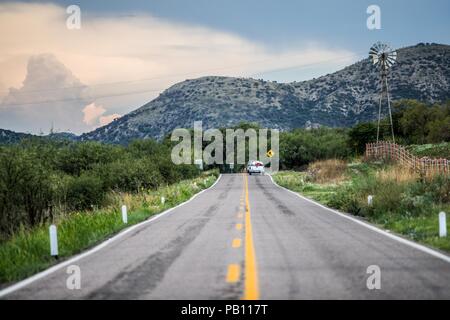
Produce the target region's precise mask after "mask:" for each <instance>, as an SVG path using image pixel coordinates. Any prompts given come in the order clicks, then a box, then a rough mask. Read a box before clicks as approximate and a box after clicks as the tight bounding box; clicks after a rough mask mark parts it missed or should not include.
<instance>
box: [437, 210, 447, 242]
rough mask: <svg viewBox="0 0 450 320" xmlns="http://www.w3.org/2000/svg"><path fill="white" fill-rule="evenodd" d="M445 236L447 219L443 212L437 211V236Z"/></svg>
mask: <svg viewBox="0 0 450 320" xmlns="http://www.w3.org/2000/svg"><path fill="white" fill-rule="evenodd" d="M446 236H447V221H446V217H445V212H443V211H442V212H440V213H439V237H441V238H444V237H446Z"/></svg>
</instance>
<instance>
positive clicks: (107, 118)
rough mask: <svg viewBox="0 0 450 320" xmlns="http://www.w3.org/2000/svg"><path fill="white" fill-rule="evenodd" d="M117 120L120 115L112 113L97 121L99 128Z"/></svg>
mask: <svg viewBox="0 0 450 320" xmlns="http://www.w3.org/2000/svg"><path fill="white" fill-rule="evenodd" d="M117 118H120V114H117V113H114V114H111V115H109V116H103V117H100V119H99V122H100V126H106V125H107V124H109V123H111V122H113V121H114V120H116V119H117Z"/></svg>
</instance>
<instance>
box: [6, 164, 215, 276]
mask: <svg viewBox="0 0 450 320" xmlns="http://www.w3.org/2000/svg"><path fill="white" fill-rule="evenodd" d="M217 176H218V172H216V171H214V172H205V173H204V174H203V175H202V176H200V177H198V178H194V179H190V180H184V181H181V182H180V183H177V184H174V185H169V186H165V187H161V188H159V189H157V190H153V191H145V192H141V193H140V194H135V195H130V194H111V195H110V197H111V199H110V201H111V202H112V203H113V204H112V205H111V206H109V207H107V208H102V209H99V210H94V211H91V212H75V213H72V214H70V215H68V216H65V217H61V218H60V219H59V220H58V221H57V222H56V224H57V227H58V243H59V261H61V260H63V259H64V258H68V257H70V256H72V255H74V254H77V253H79V252H81V251H83V250H85V249H87V248H90V247H92V246H94V245H95V244H97V243H99V242H101V241H102V240H105V239H106V238H108V237H110V236H111V235H113V234H116V233H118V232H119V231H120V230H122V229H124V228H126V227H128V226H130V225H133V224H136V223H139V222H141V221H144V220H146V219H148V218H149V217H151V216H153V215H155V214H157V213H160V212H162V211H164V210H166V209H168V208H171V207H173V206H176V205H177V204H180V203H182V202H184V201H186V200H188V199H189V198H191V197H192V196H193V195H194V194H196V193H197V192H199V191H201V190H203V189H206V188H208V187H210V186H211V185H212V184H213V183H214V182H215V180H216V179H217ZM162 196H164V197H165V198H166V202H165V204H164V205H162V204H161V200H160V199H161V197H162ZM122 203H125V204H127V206H128V207H129V208H130V209H129V215H128V224H127V225H125V224H123V223H122V217H121V213H120V205H121V204H122ZM48 227H49V225H48V224H45V225H42V226H39V227H36V228H33V229H31V230H25V229H23V228H22V229H21V230H20V231H19V232H17V233H16V234H15V235H13V236H12V237H11V238H10V239H9V240H7V241H4V242H1V243H0V283H1V284H2V285H5V284H7V283H10V282H12V281H17V280H20V279H23V278H25V277H27V276H30V275H32V274H34V273H37V272H39V271H42V270H44V269H46V268H48V267H49V266H51V265H52V264H55V263H56V262H57V261H56V260H55V259H54V258H53V257H51V256H50V254H49V251H50V249H49V248H50V243H49V237H48Z"/></svg>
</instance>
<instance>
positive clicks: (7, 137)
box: [0, 129, 79, 144]
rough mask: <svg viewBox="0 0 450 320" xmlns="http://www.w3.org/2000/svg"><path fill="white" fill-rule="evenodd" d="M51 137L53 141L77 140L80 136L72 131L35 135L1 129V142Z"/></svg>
mask: <svg viewBox="0 0 450 320" xmlns="http://www.w3.org/2000/svg"><path fill="white" fill-rule="evenodd" d="M30 138H33V139H36V138H37V139H51V140H53V141H77V140H78V138H79V137H78V136H77V135H75V134H73V133H70V132H55V133H50V134H48V135H40V136H37V135H33V134H30V133H22V132H14V131H11V130H4V129H0V144H12V143H18V142H20V141H22V140H24V139H30Z"/></svg>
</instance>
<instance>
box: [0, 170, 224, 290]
mask: <svg viewBox="0 0 450 320" xmlns="http://www.w3.org/2000/svg"><path fill="white" fill-rule="evenodd" d="M221 178H222V174H220V175H219V177H218V178H217V180H216V181H215V182H214V183H213V184H212V185H211V186H210V187H209V188H207V189H204V190H202V191H200V192H198V193H196V194H194V195H193V196H192V197H191V198H190V199H188V200H186V201H185V202H182V203H180V204H178V205H176V206H175V207H172V208H169V209H167V210H166V211H163V212H161V213H158V214H157V215H155V216H154V217H152V218H150V219H147V220H144V221H142V222H139V223H138V224H135V225H133V226H131V227H129V228H126V229H124V230H122V231H120V232H119V233H118V234H116V235H115V236H113V237H112V238H109V239H108V240H105V241H103V242H102V243H100V244H99V245H97V246H95V247H93V248H92V249H89V250H87V251H85V252H83V253H80V254H78V255H76V256H74V257H73V258H70V259H69V260H66V261H63V262H61V263H59V264H57V265H54V266H52V267H50V268H48V269H46V270H44V271H41V272H39V273H37V274H35V275H33V276H31V277H29V278H26V279H24V280H22V281H19V282H17V283H16V284H13V285H11V286H9V287H6V288H4V289H3V290H0V298H2V297H4V296H6V295H8V294H10V293H12V292H14V291H17V290H19V289H22V288H23V287H26V286H28V285H30V284H31V283H33V282H35V281H37V280H39V279H42V278H44V277H46V276H48V275H49V274H51V273H53V272H55V271H57V270H59V269H61V268H64V267H65V266H67V265H70V264H72V263H74V262H76V261H78V260H81V259H83V258H85V257H87V256H90V255H91V254H93V253H95V252H97V251H99V250H101V249H103V248H105V247H106V246H107V245H109V244H110V243H112V242H113V241H115V240H117V239H119V238H122V237H123V236H124V235H126V234H127V233H129V232H131V231H133V230H135V229H137V228H139V227H142V226H143V225H146V224H148V223H151V222H153V221H155V220H157V219H159V218H161V217H163V216H165V215H166V214H168V213H170V212H172V211H173V210H175V209H176V208H178V207H181V206H183V205H185V204H187V203H188V202H191V201H192V200H194V199H195V198H196V197H197V196H199V195H200V194H202V193H203V192H205V191H207V190H210V189H212V188H213V187H214V186H215V185H216V184H217V183H218V182H219V180H220V179H221Z"/></svg>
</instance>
